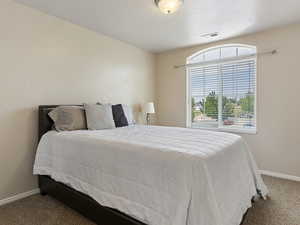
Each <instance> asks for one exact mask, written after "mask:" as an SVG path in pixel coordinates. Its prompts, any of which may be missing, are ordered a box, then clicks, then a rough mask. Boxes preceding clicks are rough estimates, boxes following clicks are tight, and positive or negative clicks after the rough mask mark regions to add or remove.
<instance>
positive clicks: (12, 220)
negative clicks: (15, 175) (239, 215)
mask: <svg viewBox="0 0 300 225" xmlns="http://www.w3.org/2000/svg"><path fill="white" fill-rule="evenodd" d="M264 180H265V182H266V184H267V186H268V187H269V189H270V198H269V199H268V200H267V201H263V200H260V201H258V202H257V203H256V204H255V205H254V207H253V208H251V209H250V210H249V213H248V214H247V216H246V219H245V221H244V223H243V225H300V183H299V182H292V181H287V180H281V179H276V178H271V177H264ZM0 225H95V224H94V223H92V222H90V221H89V220H87V219H85V218H84V217H82V216H81V215H79V214H78V213H76V212H74V211H73V210H71V209H69V208H68V207H66V206H64V205H63V204H61V203H60V202H58V201H56V200H54V199H52V198H51V197H48V196H46V197H42V196H40V195H35V196H31V197H29V198H26V199H23V200H20V201H17V202H14V203H11V204H8V205H5V206H2V207H0Z"/></svg>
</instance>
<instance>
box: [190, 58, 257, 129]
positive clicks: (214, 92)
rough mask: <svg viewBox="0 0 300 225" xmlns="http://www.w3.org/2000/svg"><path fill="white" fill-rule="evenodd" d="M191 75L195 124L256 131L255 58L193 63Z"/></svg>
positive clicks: (197, 126) (191, 95) (192, 109)
mask: <svg viewBox="0 0 300 225" xmlns="http://www.w3.org/2000/svg"><path fill="white" fill-rule="evenodd" d="M197 57H199V56H197ZM188 75H189V78H190V85H189V89H190V90H189V92H190V95H189V96H190V103H191V105H190V108H191V111H190V113H191V126H192V127H194V128H221V129H232V130H236V131H239V130H243V131H253V132H255V131H256V113H255V112H256V58H255V57H253V58H251V57H249V58H248V59H244V60H237V61H234V60H233V61H230V62H228V61H226V62H225V63H219V64H218V63H214V64H212V65H209V64H205V66H192V67H189V68H188Z"/></svg>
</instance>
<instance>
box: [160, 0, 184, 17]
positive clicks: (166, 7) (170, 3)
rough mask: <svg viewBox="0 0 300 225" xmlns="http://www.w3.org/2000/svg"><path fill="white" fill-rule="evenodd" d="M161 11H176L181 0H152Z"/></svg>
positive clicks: (168, 12)
mask: <svg viewBox="0 0 300 225" xmlns="http://www.w3.org/2000/svg"><path fill="white" fill-rule="evenodd" d="M154 2H155V4H156V5H157V7H158V8H159V9H160V11H161V12H162V13H165V14H171V13H174V12H176V11H177V10H178V9H179V8H180V6H181V5H182V4H183V0H154Z"/></svg>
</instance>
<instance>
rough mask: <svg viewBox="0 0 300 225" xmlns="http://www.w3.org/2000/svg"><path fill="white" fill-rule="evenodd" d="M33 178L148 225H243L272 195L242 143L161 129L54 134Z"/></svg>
mask: <svg viewBox="0 0 300 225" xmlns="http://www.w3.org/2000/svg"><path fill="white" fill-rule="evenodd" d="M34 174H39V175H49V176H51V177H52V178H53V179H54V180H56V181H59V182H63V183H64V184H66V185H69V186H71V187H72V188H74V189H76V190H77V191H80V192H82V193H85V194H87V195H89V196H90V197H92V198H93V199H95V200H96V201H97V202H99V203H100V204H101V205H103V206H107V207H112V208H115V209H118V210H120V211H122V212H124V213H126V214H128V215H130V216H132V217H134V218H136V219H138V220H140V221H142V222H144V223H146V224H149V225H239V224H240V222H241V220H242V217H243V215H244V213H245V212H246V211H247V209H248V208H249V207H251V199H252V197H253V196H255V195H257V194H258V193H260V194H261V195H262V196H263V197H265V196H266V195H267V192H268V190H267V188H266V186H265V184H264V183H263V181H262V179H261V176H260V174H259V173H258V170H257V166H256V164H255V162H254V160H253V157H252V155H251V153H250V151H249V150H248V148H247V145H246V143H245V142H244V140H243V139H242V138H241V137H240V136H238V135H235V134H230V133H223V132H212V131H204V130H198V129H187V128H175V127H163V126H143V125H135V126H128V127H122V128H116V129H108V130H99V131H88V130H82V131H66V132H55V131H49V132H48V133H46V134H45V135H44V136H43V137H42V139H41V141H40V143H39V146H38V150H37V154H36V159H35V164H34Z"/></svg>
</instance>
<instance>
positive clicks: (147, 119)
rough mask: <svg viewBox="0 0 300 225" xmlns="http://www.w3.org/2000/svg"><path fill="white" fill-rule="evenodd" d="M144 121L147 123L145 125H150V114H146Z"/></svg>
mask: <svg viewBox="0 0 300 225" xmlns="http://www.w3.org/2000/svg"><path fill="white" fill-rule="evenodd" d="M146 121H147V125H150V113H147V116H146Z"/></svg>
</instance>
